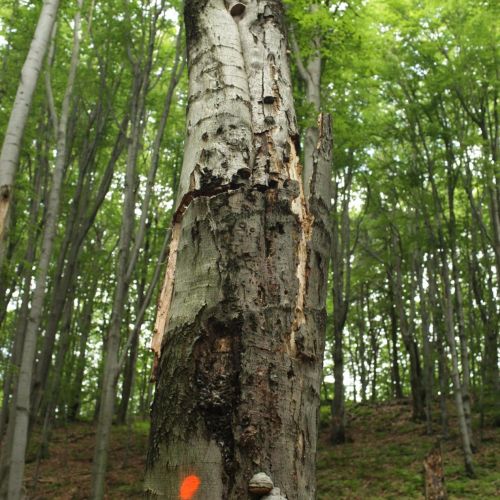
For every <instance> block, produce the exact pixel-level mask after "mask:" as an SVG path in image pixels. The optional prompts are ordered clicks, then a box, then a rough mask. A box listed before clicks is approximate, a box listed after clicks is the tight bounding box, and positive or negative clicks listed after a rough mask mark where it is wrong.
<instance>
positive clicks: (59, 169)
mask: <svg viewBox="0 0 500 500" xmlns="http://www.w3.org/2000/svg"><path fill="white" fill-rule="evenodd" d="M81 5H82V0H78V7H79V9H78V11H77V13H76V14H75V23H74V39H73V51H72V57H71V64H70V70H69V76H68V82H67V86H66V91H65V95H64V99H63V104H62V110H61V117H60V121H59V127H58V138H57V153H56V160H55V167H54V172H53V175H52V186H51V190H50V195H49V200H48V207H47V216H46V221H45V227H44V232H43V239H42V250H41V254H40V261H39V264H38V272H37V278H36V284H35V290H34V292H33V297H32V303H31V310H30V314H29V320H28V326H27V330H26V334H25V339H24V347H23V356H22V360H21V368H20V372H19V380H18V385H17V393H16V408H15V415H14V418H15V427H14V438H13V446H12V454H11V465H10V470H9V482H8V498H9V500H17V499H18V498H19V496H20V494H21V488H22V482H23V475H24V459H25V453H26V445H27V440H28V423H29V415H30V392H31V383H32V374H33V363H34V360H35V353H36V341H37V333H38V327H39V325H40V321H41V316H42V309H43V300H44V297H45V286H46V281H47V275H48V270H49V264H50V259H51V256H52V247H53V243H54V239H55V236H56V231H57V220H58V215H59V204H60V200H61V187H62V180H63V174H64V167H65V165H66V154H67V152H66V145H67V144H66V138H67V125H68V118H69V111H70V105H71V98H72V95H73V86H74V82H75V78H76V69H77V65H78V56H79V49H80V38H79V36H80V35H79V31H80V19H81V17H80V9H81Z"/></svg>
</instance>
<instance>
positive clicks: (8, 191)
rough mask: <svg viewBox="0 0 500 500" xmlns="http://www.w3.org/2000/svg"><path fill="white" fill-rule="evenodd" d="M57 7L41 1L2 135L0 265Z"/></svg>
mask: <svg viewBox="0 0 500 500" xmlns="http://www.w3.org/2000/svg"><path fill="white" fill-rule="evenodd" d="M58 7H59V0H45V1H44V3H43V7H42V11H41V12H40V17H39V19H38V24H37V26H36V29H35V34H34V35H33V41H32V42H31V46H30V49H29V51H28V55H27V57H26V61H25V62H24V65H23V69H22V71H21V80H20V82H19V86H18V88H17V93H16V98H15V101H14V106H13V108H12V111H11V114H10V118H9V123H8V125H7V130H6V132H5V137H4V139H3V145H2V151H1V153H0V269H1V267H2V263H3V258H4V254H5V239H6V234H7V227H8V220H9V210H10V204H11V199H12V188H13V185H14V177H15V175H16V170H17V165H18V163H19V155H20V151H21V143H22V139H23V134H24V128H25V126H26V122H27V120H28V115H29V111H30V107H31V101H32V99H33V94H34V92H35V88H36V84H37V81H38V75H39V74H40V70H41V67H42V64H43V60H44V58H45V54H46V52H47V48H48V46H49V41H50V35H51V33H52V29H53V27H54V23H55V20H56V16H57V9H58Z"/></svg>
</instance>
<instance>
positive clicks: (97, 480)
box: [92, 4, 183, 500]
mask: <svg viewBox="0 0 500 500" xmlns="http://www.w3.org/2000/svg"><path fill="white" fill-rule="evenodd" d="M163 8H164V5H163V4H162V5H158V6H157V7H156V8H155V9H154V11H153V12H152V14H151V18H150V19H149V20H148V23H149V26H148V29H149V32H148V40H147V45H146V46H145V47H144V51H143V54H142V56H141V58H140V59H138V60H135V61H134V60H132V63H133V66H134V82H133V86H134V88H133V92H132V95H133V97H132V112H131V116H132V119H131V132H130V135H131V140H130V144H129V148H128V158H127V171H126V178H125V197H124V202H123V214H122V221H121V231H120V242H119V258H118V266H117V284H116V290H115V298H114V303H113V311H112V316H111V322H110V327H109V332H108V338H107V339H106V356H105V362H104V368H103V381H102V393H101V398H100V403H99V414H98V415H99V416H98V423H97V432H96V446H95V450H94V459H93V465H92V498H93V499H95V500H100V499H101V498H103V496H104V485H105V474H106V467H107V454H108V445H109V437H110V433H111V425H112V421H113V414H114V406H115V393H116V383H117V381H118V377H119V374H120V370H121V368H122V366H123V364H124V361H125V358H124V355H126V352H127V350H128V349H129V348H130V347H131V345H132V341H133V339H134V337H133V336H134V335H138V333H139V332H138V330H139V326H140V325H136V328H134V330H133V331H132V336H131V337H129V339H128V341H127V344H126V347H125V350H124V352H123V354H122V356H121V357H120V356H119V346H120V330H121V323H122V317H123V314H124V310H125V305H126V300H127V294H128V288H129V285H130V281H131V279H132V275H133V272H134V268H135V265H136V262H137V259H138V255H139V252H140V249H141V247H142V244H143V238H144V235H145V228H146V222H147V216H148V209H149V204H150V199H151V195H152V190H153V186H154V181H155V176H156V172H157V169H158V161H159V149H160V146H161V140H162V136H163V133H164V130H165V127H166V123H167V118H168V114H169V111H170V106H171V102H172V98H173V92H174V89H175V87H176V85H177V83H178V81H179V79H180V76H181V74H182V71H183V65H182V63H181V43H180V40H181V33H179V34H178V37H177V47H176V50H177V52H176V57H175V61H174V66H173V70H172V73H171V81H170V84H169V89H168V91H167V95H166V99H165V103H164V109H163V113H162V118H161V121H160V127H159V131H158V134H157V136H156V139H155V143H154V147H153V155H152V162H151V165H150V168H149V172H148V180H147V185H146V194H145V196H144V199H143V201H142V206H141V218H140V220H139V224H138V228H137V232H136V234H135V242H134V244H133V245H132V237H133V236H134V234H133V233H134V205H135V191H134V190H135V182H136V163H137V156H138V153H139V150H140V147H141V144H140V140H141V136H142V131H143V127H144V123H143V122H144V114H145V100H146V95H147V93H148V91H149V79H150V72H151V65H152V60H153V55H154V49H155V38H156V32H157V31H156V30H157V21H158V18H159V16H160V14H161V11H162V9H163ZM148 301H149V299H148ZM142 314H144V311H142Z"/></svg>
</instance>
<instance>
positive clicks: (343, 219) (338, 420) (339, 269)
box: [330, 154, 352, 444]
mask: <svg viewBox="0 0 500 500" xmlns="http://www.w3.org/2000/svg"><path fill="white" fill-rule="evenodd" d="M349 157H350V158H352V154H350V155H349ZM339 184H340V180H339V179H336V182H335V184H334V192H333V208H332V212H333V225H332V228H333V229H332V273H333V356H332V357H333V377H334V386H333V401H332V420H331V429H330V440H331V442H332V443H334V444H340V443H344V442H345V440H346V429H345V424H346V415H345V387H344V352H343V350H344V340H343V333H344V325H345V323H346V321H347V313H348V310H349V305H350V304H349V303H350V286H351V280H350V276H351V264H350V256H351V248H350V246H351V228H350V216H349V202H350V193H351V184H352V168H351V166H348V167H347V173H346V175H345V178H344V179H343V184H344V187H343V189H342V192H341V190H340V187H339Z"/></svg>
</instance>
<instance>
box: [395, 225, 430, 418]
mask: <svg viewBox="0 0 500 500" xmlns="http://www.w3.org/2000/svg"><path fill="white" fill-rule="evenodd" d="M398 242H400V240H399V237H397V236H396V230H395V229H394V228H393V230H392V250H393V252H394V256H395V260H394V271H395V277H394V279H393V287H394V300H395V305H396V309H397V313H398V319H399V327H400V330H401V336H402V339H403V343H404V346H405V348H406V350H407V352H408V356H409V360H410V386H411V397H412V411H413V418H414V419H416V420H424V419H425V391H424V387H423V385H422V370H421V366H420V355H419V352H418V344H417V342H416V340H415V338H414V336H413V325H410V324H409V321H408V318H407V316H406V312H405V305H404V298H403V270H402V259H401V248H400V245H398Z"/></svg>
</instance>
